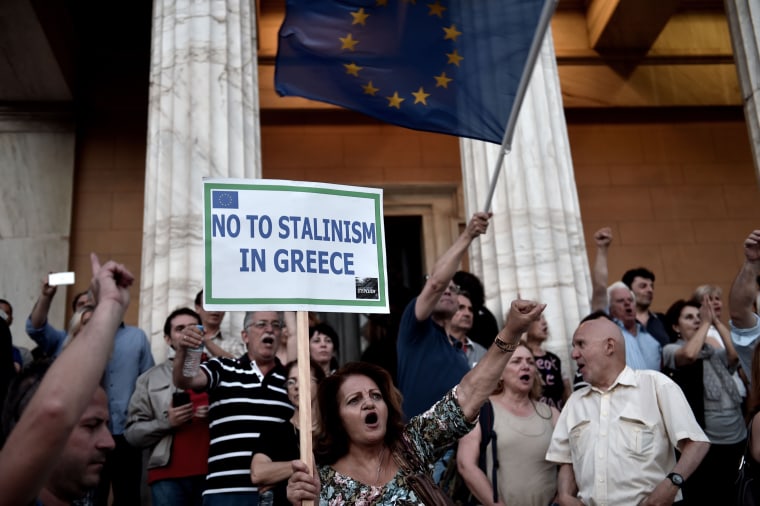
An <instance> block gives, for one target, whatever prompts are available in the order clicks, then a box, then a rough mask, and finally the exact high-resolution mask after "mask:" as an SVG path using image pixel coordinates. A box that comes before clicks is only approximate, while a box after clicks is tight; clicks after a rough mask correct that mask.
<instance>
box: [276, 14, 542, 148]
mask: <svg viewBox="0 0 760 506" xmlns="http://www.w3.org/2000/svg"><path fill="white" fill-rule="evenodd" d="M546 1H547V0H287V11H286V15H285V20H284V22H283V24H282V27H281V28H280V34H279V47H278V50H277V62H276V65H277V66H276V70H275V88H276V90H277V92H278V93H279V94H280V95H296V96H301V97H306V98H310V99H313V100H320V101H323V102H329V103H332V104H335V105H339V106H342V107H346V108H348V109H353V110H356V111H360V112H363V113H365V114H368V115H370V116H373V117H375V118H378V119H380V120H383V121H386V122H388V123H393V124H396V125H401V126H405V127H408V128H414V129H417V130H427V131H433V132H441V133H447V134H452V135H457V136H461V137H469V138H473V139H479V140H485V141H490V142H495V143H501V141H502V137H503V135H504V128H505V126H506V124H507V120H508V118H509V113H510V110H511V108H512V106H513V104H514V102H515V95H516V91H517V88H518V85H519V83H520V78H521V76H522V74H523V73H524V72H525V71H526V61H527V59H528V53H529V50H530V46H531V42H532V40H533V37H534V34H535V32H536V28H537V25H538V23H539V19H540V16H541V10H542V8H543V6H544V3H546ZM528 70H530V69H528Z"/></svg>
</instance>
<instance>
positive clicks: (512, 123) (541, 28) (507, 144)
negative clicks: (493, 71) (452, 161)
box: [484, 0, 559, 212]
mask: <svg viewBox="0 0 760 506" xmlns="http://www.w3.org/2000/svg"><path fill="white" fill-rule="evenodd" d="M558 2H559V0H546V3H544V7H543V9H542V10H541V16H540V17H539V18H538V25H537V26H536V33H535V35H534V36H533V41H532V42H531V45H530V51H529V52H528V58H527V60H526V61H525V72H523V74H522V76H521V77H520V84H518V86H517V91H516V92H515V101H514V103H513V104H512V110H510V111H509V119H508V120H507V126H506V128H505V129H504V138H503V140H502V141H501V146H500V147H499V156H498V157H497V159H496V165H495V167H494V171H493V175H492V176H491V188H490V189H489V190H488V198H487V199H486V205H485V209H484V211H485V212H488V211H490V210H491V202H492V200H493V194H494V193H495V192H496V183H497V182H498V181H499V175H501V165H502V163H504V156H505V155H507V154H509V152H510V151H512V137H513V136H514V133H515V127H516V125H517V115H518V114H519V113H520V107H522V103H523V99H524V98H525V92H526V91H527V90H528V84H529V83H530V79H531V77H532V76H533V68H534V67H535V66H536V60H537V59H538V55H539V53H540V52H541V45H542V44H543V43H544V37H545V36H546V30H547V29H548V28H549V23H550V22H551V19H552V15H553V14H554V10H555V9H556V8H557V3H558Z"/></svg>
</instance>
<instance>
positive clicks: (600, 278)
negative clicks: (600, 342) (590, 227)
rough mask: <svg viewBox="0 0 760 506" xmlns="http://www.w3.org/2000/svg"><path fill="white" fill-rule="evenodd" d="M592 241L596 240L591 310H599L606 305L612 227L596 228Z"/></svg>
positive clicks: (603, 308)
mask: <svg viewBox="0 0 760 506" xmlns="http://www.w3.org/2000/svg"><path fill="white" fill-rule="evenodd" d="M594 242H596V257H595V258H594V266H593V268H592V269H591V311H600V310H606V309H607V305H608V301H607V282H608V279H609V273H608V272H607V271H608V269H607V251H608V250H609V248H610V244H612V229H611V228H610V227H604V228H600V229H599V230H597V231H596V232H595V233H594Z"/></svg>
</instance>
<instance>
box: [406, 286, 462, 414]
mask: <svg viewBox="0 0 760 506" xmlns="http://www.w3.org/2000/svg"><path fill="white" fill-rule="evenodd" d="M416 303H417V298H416V297H415V298H414V299H412V300H411V302H409V305H407V306H406V309H405V310H404V314H403V315H402V317H401V323H400V325H399V332H398V341H397V343H396V346H397V348H396V349H397V350H398V387H399V390H401V394H402V395H403V396H404V401H403V402H404V405H403V410H404V415H405V417H406V419H407V420H408V419H411V418H412V417H414V416H417V415H419V414H420V413H424V412H425V411H427V410H428V409H429V408H430V407H431V406H433V404H435V403H436V402H438V401H439V400H441V398H442V397H443V396H444V394H445V393H446V392H448V391H449V390H451V389H452V388H453V387H454V385H457V384H458V383H459V381H461V379H462V378H463V377H464V375H465V374H467V371H469V370H470V366H469V365H468V364H467V357H466V356H465V354H464V351H462V350H461V349H459V348H457V347H455V346H452V345H451V341H449V337H448V335H446V331H445V330H444V329H443V327H441V326H440V325H438V324H437V323H435V322H434V321H433V319H432V318H430V317H428V318H426V319H424V320H422V321H418V320H417V316H416V315H415V314H414V306H415V305H416Z"/></svg>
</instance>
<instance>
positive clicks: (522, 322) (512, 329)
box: [504, 299, 546, 342]
mask: <svg viewBox="0 0 760 506" xmlns="http://www.w3.org/2000/svg"><path fill="white" fill-rule="evenodd" d="M544 308H546V304H539V303H538V302H535V301H532V300H520V299H518V300H513V301H512V304H511V305H510V307H509V313H507V321H506V323H505V324H504V331H505V332H506V334H507V335H506V336H505V337H506V338H507V339H506V340H507V342H511V341H513V340H514V338H515V337H517V338H519V337H520V335H522V333H523V332H525V331H526V330H528V327H529V326H530V324H531V323H533V322H534V321H538V319H539V318H541V313H543V312H544Z"/></svg>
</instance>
